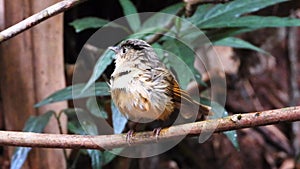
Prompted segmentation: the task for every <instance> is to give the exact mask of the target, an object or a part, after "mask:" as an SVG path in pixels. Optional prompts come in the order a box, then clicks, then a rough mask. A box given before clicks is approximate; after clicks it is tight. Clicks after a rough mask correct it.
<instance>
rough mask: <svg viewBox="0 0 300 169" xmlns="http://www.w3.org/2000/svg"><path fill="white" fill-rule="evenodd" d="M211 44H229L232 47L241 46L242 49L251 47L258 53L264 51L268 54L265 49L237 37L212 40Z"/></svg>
mask: <svg viewBox="0 0 300 169" xmlns="http://www.w3.org/2000/svg"><path fill="white" fill-rule="evenodd" d="M213 45H216V46H231V47H234V48H243V49H251V50H254V51H257V52H260V53H264V54H268V53H267V52H266V51H264V50H263V49H260V48H258V47H256V46H254V45H252V44H251V43H249V42H247V41H244V40H242V39H239V38H234V37H228V38H225V39H221V40H218V41H216V42H213Z"/></svg>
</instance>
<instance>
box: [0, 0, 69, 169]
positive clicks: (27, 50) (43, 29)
mask: <svg viewBox="0 0 300 169" xmlns="http://www.w3.org/2000/svg"><path fill="white" fill-rule="evenodd" d="M55 2H57V1H56V0H48V1H28V0H24V1H18V0H10V1H5V27H8V26H11V25H13V24H15V23H17V22H19V21H21V20H23V19H24V18H26V17H28V16H30V15H32V14H33V13H36V12H38V11H39V10H42V9H43V8H46V7H47V6H49V5H52V4H53V3H55ZM62 19H63V18H62V15H59V16H56V17H53V18H52V19H49V20H47V21H45V22H44V23H42V24H40V25H38V26H37V27H35V28H34V29H32V30H29V31H25V32H23V33H22V34H20V35H18V36H16V37H14V38H12V39H10V40H9V41H6V42H4V43H2V44H1V51H2V54H1V61H0V67H1V76H0V78H1V97H2V100H3V111H4V112H5V114H4V116H5V117H4V118H5V127H6V130H21V129H22V128H23V127H24V123H25V122H26V120H27V119H28V117H29V116H30V115H39V114H42V113H44V112H46V110H50V109H51V110H55V111H59V110H61V109H63V108H65V107H66V106H67V105H66V103H65V102H63V103H58V104H53V105H49V106H45V107H42V108H40V109H38V110H36V109H34V107H33V105H34V104H35V103H36V102H38V101H40V100H42V99H43V98H45V97H46V96H47V95H49V94H50V93H52V92H54V91H56V90H58V89H61V88H63V87H64V86H65V80H64V73H63V42H62V37H63V27H62V25H63V21H62ZM63 121H65V120H63ZM63 126H64V125H63ZM46 132H48V133H58V127H57V124H56V122H55V120H54V119H52V120H51V121H50V123H49V125H48V126H47V128H46ZM12 150H13V149H9V157H11V155H12ZM62 159H63V152H62V150H55V149H52V150H50V149H38V150H35V151H32V152H31V153H30V156H29V158H28V160H27V162H26V164H25V165H24V167H23V168H66V164H65V162H64V160H62Z"/></svg>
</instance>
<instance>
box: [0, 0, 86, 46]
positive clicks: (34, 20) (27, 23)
mask: <svg viewBox="0 0 300 169" xmlns="http://www.w3.org/2000/svg"><path fill="white" fill-rule="evenodd" d="M84 1H86V0H64V1H61V2H58V3H56V4H54V5H52V6H50V7H48V8H46V9H44V10H42V11H40V12H38V13H36V14H34V15H32V16H30V17H28V18H26V19H25V20H23V21H21V22H19V23H17V24H15V25H13V26H11V27H9V28H7V29H5V30H3V31H2V32H0V43H2V42H3V41H6V40H8V39H10V38H12V37H14V36H16V35H18V34H19V33H21V32H24V31H25V30H27V29H29V28H31V27H33V26H35V25H37V24H39V23H41V22H42V21H44V20H46V19H48V18H50V17H52V16H55V15H57V14H59V13H61V12H64V11H66V10H68V9H70V8H71V7H73V6H75V5H78V4H79V3H82V2H84Z"/></svg>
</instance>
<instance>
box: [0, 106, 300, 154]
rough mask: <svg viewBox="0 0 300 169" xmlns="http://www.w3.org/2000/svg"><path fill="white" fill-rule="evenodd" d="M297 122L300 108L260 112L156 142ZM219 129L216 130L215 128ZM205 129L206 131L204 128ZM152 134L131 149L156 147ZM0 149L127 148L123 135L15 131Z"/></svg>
mask: <svg viewBox="0 0 300 169" xmlns="http://www.w3.org/2000/svg"><path fill="white" fill-rule="evenodd" d="M299 120H300V106H297V107H289V108H283V109H275V110H268V111H262V112H254V113H246V114H235V115H233V116H228V117H225V118H221V119H214V120H206V121H200V122H194V123H188V124H182V125H177V126H171V127H168V128H164V129H162V130H161V133H160V135H159V141H166V140H170V139H175V138H177V137H179V136H184V135H188V134H189V135H198V134H200V133H201V132H202V133H203V132H208V131H211V130H214V132H215V133H216V132H223V131H228V130H236V129H241V128H247V127H255V126H262V125H269V124H275V123H279V122H292V121H299ZM210 124H218V127H217V128H216V129H215V128H214V127H215V125H210ZM204 126H205V130H203V127H204ZM156 141H157V140H156V137H155V136H153V132H138V133H135V134H134V136H133V137H132V142H131V146H133V145H139V144H145V143H155V142H156ZM0 145H2V146H24V147H46V148H86V149H112V148H118V147H126V146H129V145H128V143H127V141H126V134H114V135H99V136H87V135H66V134H39V133H27V132H14V131H0Z"/></svg>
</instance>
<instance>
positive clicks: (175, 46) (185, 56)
mask: <svg viewBox="0 0 300 169" xmlns="http://www.w3.org/2000/svg"><path fill="white" fill-rule="evenodd" d="M163 47H164V49H165V50H166V51H170V52H172V53H173V54H174V55H176V56H177V57H179V58H181V60H182V61H183V62H184V63H185V64H186V65H184V64H178V63H177V61H176V60H175V59H169V60H168V61H169V63H170V64H171V65H175V66H176V67H174V68H176V71H178V72H180V73H182V72H186V70H188V69H189V70H191V71H192V73H193V75H194V77H193V76H191V77H189V75H188V73H185V74H177V76H178V80H179V83H180V85H181V87H182V88H183V89H185V88H186V87H187V85H188V84H189V83H190V82H191V80H193V79H194V78H195V79H196V80H197V81H198V82H199V83H201V82H200V81H201V78H200V77H201V76H200V74H199V73H198V72H197V71H196V70H195V68H194V60H195V57H194V55H195V54H194V51H193V49H191V48H189V47H188V46H186V45H185V44H183V43H181V42H179V41H177V40H173V39H170V40H166V41H165V42H164V43H163Z"/></svg>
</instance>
